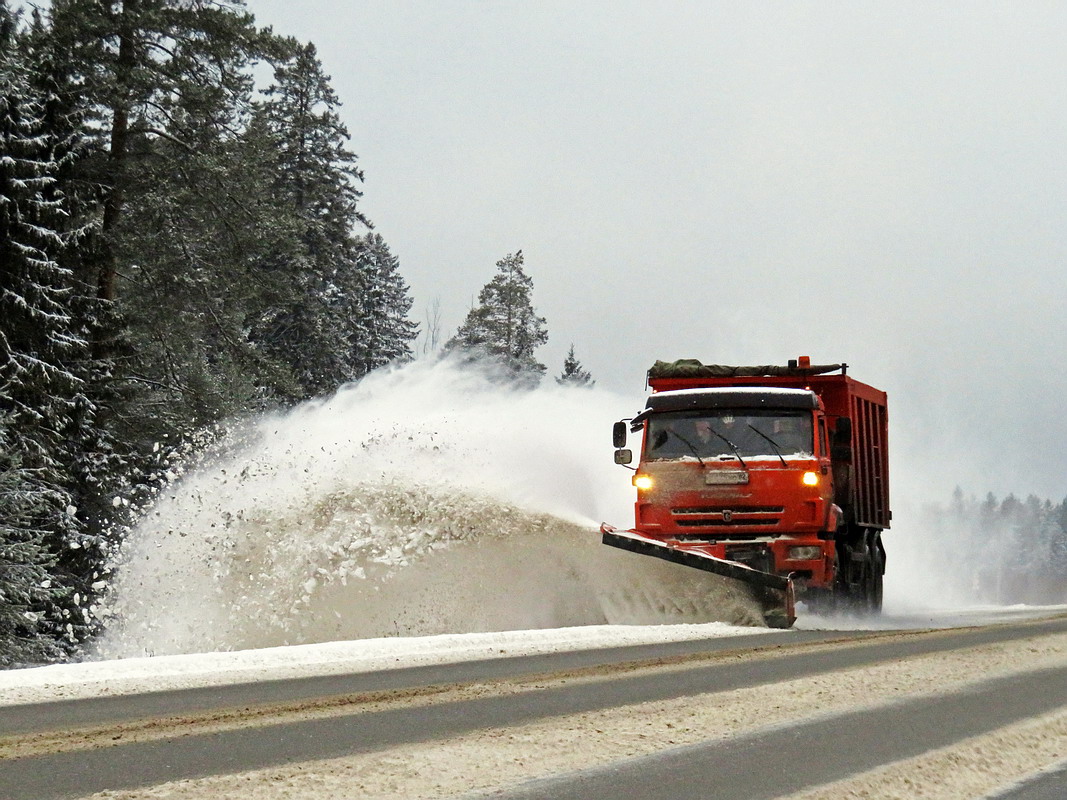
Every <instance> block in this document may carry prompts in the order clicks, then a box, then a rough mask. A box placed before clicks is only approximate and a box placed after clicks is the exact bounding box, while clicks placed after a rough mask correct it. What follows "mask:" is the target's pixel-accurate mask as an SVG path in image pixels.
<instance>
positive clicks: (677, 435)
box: [666, 428, 704, 467]
mask: <svg viewBox="0 0 1067 800" xmlns="http://www.w3.org/2000/svg"><path fill="white" fill-rule="evenodd" d="M666 432H667V433H669V434H670V435H672V436H674V437H675V438H676V439H681V441H682V443H683V444H684V445H685V446H686V447H688V448H689V449H690V450H692V451H693V455H695V456H696V457H697V461H699V462H700V466H702V467H703V466H704V459H702V458H701V457H700V453H699V452H698V451H697V449H696V446H695V445H694V444H693V443H692V442H691V441H689V440H688V439H686V438H685V437H684V436H682V434H680V433H678V432H677V431H674V430H671V429H670V428H668V429H667V431H666Z"/></svg>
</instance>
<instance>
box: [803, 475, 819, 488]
mask: <svg viewBox="0 0 1067 800" xmlns="http://www.w3.org/2000/svg"><path fill="white" fill-rule="evenodd" d="M801 480H802V481H803V482H804V485H805V486H818V485H819V473H818V472H805V473H804V477H803V478H801Z"/></svg>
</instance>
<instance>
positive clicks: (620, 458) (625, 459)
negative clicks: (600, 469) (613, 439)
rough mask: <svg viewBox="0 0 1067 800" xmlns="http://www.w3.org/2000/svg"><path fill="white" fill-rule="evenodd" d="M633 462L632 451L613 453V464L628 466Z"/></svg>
mask: <svg viewBox="0 0 1067 800" xmlns="http://www.w3.org/2000/svg"><path fill="white" fill-rule="evenodd" d="M633 460H634V454H633V451H632V450H616V451H615V463H616V464H624V465H625V464H629V463H630V462H631V461H633Z"/></svg>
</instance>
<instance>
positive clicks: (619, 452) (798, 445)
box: [601, 357, 892, 627]
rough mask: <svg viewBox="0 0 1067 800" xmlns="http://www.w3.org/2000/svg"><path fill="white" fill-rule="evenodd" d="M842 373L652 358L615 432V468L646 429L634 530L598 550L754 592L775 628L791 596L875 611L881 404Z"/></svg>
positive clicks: (835, 368)
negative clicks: (640, 390) (675, 566)
mask: <svg viewBox="0 0 1067 800" xmlns="http://www.w3.org/2000/svg"><path fill="white" fill-rule="evenodd" d="M847 373H848V366H847V365H846V364H829V365H818V366H814V365H812V364H811V360H810V359H809V358H807V357H801V358H799V359H797V360H796V361H790V362H789V363H788V365H787V366H773V365H771V366H753V367H734V366H722V365H713V364H702V363H701V362H699V361H697V360H695V359H683V360H681V361H672V362H663V361H657V362H656V364H655V365H654V366H653V367H652V369H650V370H649V372H648V384H649V386H650V388H651V390H652V394H651V395H650V396H649V398H648V402H647V404H646V406H645V409H644V410H643V411H642V412H641V413H640V414H638V415H637V416H636V417H633V418H632V419H629V420H622V421H620V422H617V423H615V427H614V430H613V441H614V445H615V448H616V450H615V462H616V463H617V464H622V465H630V464H631V463H632V462H633V452H632V451H631V450H629V449H626V440H627V429H629V432H631V433H638V432H640V433H641V448H640V453H639V459H638V464H637V467H636V468H634V467H630V469H635V474H634V476H633V485H634V486H635V487H636V488H637V502H636V503H635V524H634V527H633V529H631V530H626V531H621V530H617V529H616V528H613V527H612V526H610V525H608V524H606V523H605V524H604V525H603V526H601V532H602V534H603V540H604V543H605V544H609V545H612V546H614V547H621V548H623V549H625V550H630V551H632V552H636V553H641V554H644V555H652V556H656V557H658V558H663V559H666V560H668V561H673V562H675V563H679V564H686V565H688V566H692V567H696V568H698V569H703V570H706V571H708V572H713V573H716V574H719V575H724V576H726V577H729V578H734V579H736V580H740V581H743V582H745V583H748V584H750V585H751V586H753V587H754V588H755V589H756V591H757V593H758V595H759V597H760V599H761V601H762V602H763V608H764V616H765V618H766V620H767V624H768V625H771V626H772V627H788V626H790V625H792V624H793V622H794V620H795V618H796V616H795V611H794V599H795V598H800V599H804V600H805V601H807V602H808V603H809V604H814V605H834V606H838V607H840V606H846V607H848V608H851V609H854V610H860V611H867V612H877V611H879V610H880V609H881V605H882V576H883V574H884V572H885V564H886V554H885V548H884V547H883V545H882V531H883V530H884V529H886V528H888V527H889V522H890V519H891V516H892V514H891V512H890V510H889V480H888V479H889V451H888V412H887V408H886V395H885V392H881V391H879V390H877V389H875V388H873V387H871V386H868V385H867V384H864V383H860V382H859V381H857V380H855V379H853V378H852V377H851V376H849V375H848V374H847Z"/></svg>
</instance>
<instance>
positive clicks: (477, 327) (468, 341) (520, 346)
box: [445, 250, 548, 384]
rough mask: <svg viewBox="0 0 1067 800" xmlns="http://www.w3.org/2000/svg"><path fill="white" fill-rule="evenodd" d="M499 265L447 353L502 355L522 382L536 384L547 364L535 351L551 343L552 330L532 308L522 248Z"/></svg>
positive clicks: (529, 283)
mask: <svg viewBox="0 0 1067 800" xmlns="http://www.w3.org/2000/svg"><path fill="white" fill-rule="evenodd" d="M496 266H497V274H496V276H495V277H494V278H493V279H492V280H491V281H489V283H487V284H486V285H485V286H483V287H482V290H481V292H479V294H478V305H476V306H475V307H474V308H472V309H471V310H470V311H469V312H468V314H467V317H466V319H465V320H464V321H463V324H462V325H460V327H459V329H458V330H457V331H456V333H455V335H454V336H453V337H452V338H451V339H449V340H448V341H447V342H446V343H445V351H446V352H447V351H452V350H467V351H471V352H475V353H478V352H480V353H484V354H486V355H489V356H491V357H495V358H497V359H499V360H500V361H501V363H502V364H503V365H504V366H505V367H506V368H507V369H508V370H509V371H510V372H511V374H512V375H513V376H514V377H516V378H517V379H518V380H520V382H523V383H530V384H536V383H538V382H539V381H540V380H541V377H542V376H543V375H544V373H545V365H544V364H542V363H540V362H539V361H538V360H537V359H536V357H535V355H534V351H535V350H536V349H537V348H538V347H540V346H541V345H543V344H544V343H545V342H547V341H548V330H547V328H546V325H545V319H544V317H539V316H537V313H536V312H535V311H534V308H533V304H532V300H531V294H532V292H533V281H532V280H531V279H530V277H529V276H528V275H527V274H526V273H525V272H524V271H523V256H522V251H521V250H519V251H518V252H516V253H514V254H508V255H507V256H505V257H504V258H502V259H501V260H500V261H498V262H497V263H496Z"/></svg>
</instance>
